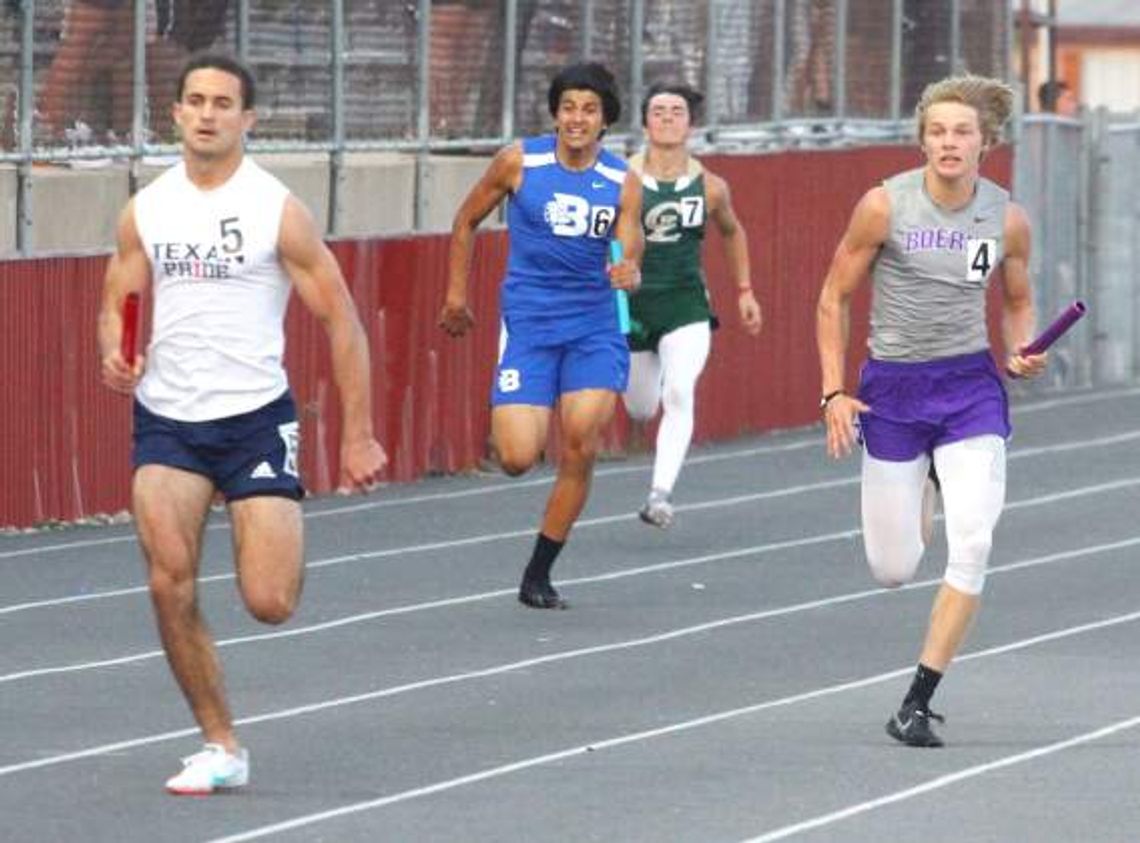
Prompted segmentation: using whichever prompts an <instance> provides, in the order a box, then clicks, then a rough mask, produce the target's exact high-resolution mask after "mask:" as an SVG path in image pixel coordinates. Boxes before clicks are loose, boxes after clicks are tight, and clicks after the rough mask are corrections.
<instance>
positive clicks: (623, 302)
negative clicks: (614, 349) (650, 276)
mask: <svg viewBox="0 0 1140 843" xmlns="http://www.w3.org/2000/svg"><path fill="white" fill-rule="evenodd" d="M622 255H623V252H622V248H621V241H620V240H611V241H610V263H611V264H614V265H617V264H619V263H621V261H622ZM614 299H615V300H616V301H617V316H618V327H619V328H621V332H622V333H623V334H626V335H628V334H629V294H628V293H626V291H625V290H614Z"/></svg>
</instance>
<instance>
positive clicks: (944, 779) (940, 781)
mask: <svg viewBox="0 0 1140 843" xmlns="http://www.w3.org/2000/svg"><path fill="white" fill-rule="evenodd" d="M1137 726H1140V717H1130V718H1128V719H1127V720H1119V721H1117V722H1116V723H1113V724H1111V725H1108V726H1104V727H1102V728H1100V729H1094V730H1092V731H1091V732H1084V733H1082V734H1080V735H1075V736H1073V737H1071V738H1067V739H1066V740H1063V741H1056V742H1055V743H1051V744H1046V745H1045V746H1039V747H1037V748H1036V749H1031V750H1027V751H1025V752H1018V753H1015V754H1013V755H1006V756H1004V757H1003V758H996V759H994V760H993V761H987V762H986V763H984V764H975V765H974V766H973V767H966V768H965V769H962V770H958V771H957V772H954V773H947V774H946V775H944V776H938V777H937V778H934V779H930V780H928V781H925V782H923V783H922V784H919V785H915V786H914V787H908V788H906V789H905V790H898V791H895V792H894V793H888V794H886V795H884V796H880V797H878V798H876V799H869V800H867V801H866V802H859V803H856V804H854V805H849V806H848V807H846V808H843V809H841V810H838V811H832V812H831V813H829V814H821V815H820V816H818V817H813V818H811V819H810V820H804V821H803V822H798V823H795V824H793V825H786V826H783V827H782V828H777V829H773V830H772V831H769V832H767V833H766V834H761V835H760V836H759V837H750V838H749V839H748V840H746V841H743V843H773V841H776V840H786V839H787V838H789V837H794V836H795V835H797V834H800V833H801V832H804V831H812V830H814V829H817V828H824V827H826V826H829V825H834V824H835V823H837V822H841V821H843V820H846V819H850V818H851V817H855V816H858V815H859V814H865V813H867V812H868V811H874V810H875V809H877V808H882V807H884V806H886V805H893V804H895V803H896V802H902V801H904V800H907V799H911V798H913V797H915V796H922V795H923V794H926V793H931V792H932V791H935V790H940V789H941V788H944V787H949V786H950V785H952V784H957V783H958V782H962V781H965V780H966V779H972V778H976V777H978V776H984V775H986V774H987V773H992V772H994V771H995V770H1001V769H1003V768H1005V767H1012V766H1014V765H1015V764H1023V763H1025V762H1026V761H1033V760H1035V759H1037V758H1044V757H1045V756H1046V755H1053V754H1055V753H1058V752H1063V751H1064V750H1066V749H1072V748H1073V747H1076V746H1082V745H1084V744H1087V743H1092V742H1093V741H1098V740H1100V739H1102V738H1107V737H1111V736H1112V735H1115V734H1117V733H1119V732H1125V731H1127V730H1129V729H1134V728H1136V727H1137ZM231 839H232V838H231Z"/></svg>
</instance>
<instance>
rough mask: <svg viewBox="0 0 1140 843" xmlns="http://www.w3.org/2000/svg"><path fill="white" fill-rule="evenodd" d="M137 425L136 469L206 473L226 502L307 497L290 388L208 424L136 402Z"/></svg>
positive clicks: (295, 412)
mask: <svg viewBox="0 0 1140 843" xmlns="http://www.w3.org/2000/svg"><path fill="white" fill-rule="evenodd" d="M134 423H135V435H134V453H133V455H132V462H133V464H134V467H135V468H138V467H140V466H143V465H168V466H171V467H173V468H181V469H184V470H185V471H192V472H194V473H195V474H201V475H202V476H204V477H207V478H209V479H210V481H211V482H212V483H213V484H214V486H215V488H217V490H218V491H219V492H221V493H222V495H223V496H224V497H225V499H226V500H227V501H235V500H240V499H242V498H251V497H255V496H258V495H273V496H277V497H284V498H292V499H293V500H300V499H301V498H302V497H304V494H305V489H304V487H303V486H302V485H301V479H300V475H299V472H298V470H297V454H298V450H299V445H300V430H299V427H298V424H297V409H296V407H295V406H294V405H293V397H292V396H291V395H290V394H289V392H288V390H286V391H285V392H284V393H283V394H282V395H281V397H280V398H276V399H274V400H273V401H271V402H269V403H268V404H266V405H265V406H264V407H260V408H258V409H256V410H252V411H250V412H248V413H242V414H240V415H236V416H227V417H226V418H222V419H212V420H210V421H203V422H184V421H176V420H174V419H168V418H166V417H165V416H159V415H156V414H155V413H152V412H151V411H150V410H148V409H147V408H146V407H144V406H143V405H142V404H140V403H139V402H138V401H137V400H136V401H135V406H134Z"/></svg>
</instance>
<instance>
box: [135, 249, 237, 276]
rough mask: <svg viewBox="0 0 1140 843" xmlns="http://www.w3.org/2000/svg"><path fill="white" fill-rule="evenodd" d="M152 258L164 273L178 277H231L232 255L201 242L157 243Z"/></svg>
mask: <svg viewBox="0 0 1140 843" xmlns="http://www.w3.org/2000/svg"><path fill="white" fill-rule="evenodd" d="M151 257H152V260H153V261H154V265H155V266H156V267H161V269H162V271H163V273H164V274H166V275H168V276H172V277H178V278H229V277H230V261H231V260H232V258H231V257H229V256H228V255H225V254H223V253H222V250H221V249H219V248H218V247H217V246H205V245H203V244H201V243H155V244H154V247H153V253H152V256H151Z"/></svg>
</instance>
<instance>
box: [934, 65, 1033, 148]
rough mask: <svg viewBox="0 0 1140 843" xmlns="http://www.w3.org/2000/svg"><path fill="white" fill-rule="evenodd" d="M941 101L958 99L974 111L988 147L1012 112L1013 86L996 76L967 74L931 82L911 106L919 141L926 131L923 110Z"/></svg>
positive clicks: (997, 137) (996, 137) (956, 100)
mask: <svg viewBox="0 0 1140 843" xmlns="http://www.w3.org/2000/svg"><path fill="white" fill-rule="evenodd" d="M941 102H960V103H962V104H963V105H968V106H970V107H971V108H973V109H974V110H975V111H976V112H978V125H979V126H980V127H981V130H982V139H983V141H984V142H985V144H986V145H987V146H992V145H993V144H995V143H997V141H999V140H1001V129H1002V126H1003V125H1005V121H1006V120H1008V119H1009V115H1010V114H1012V113H1013V89H1012V88H1011V87H1010V86H1009V85H1007V84H1005V83H1004V82H1002V81H1001V80H1000V79H991V78H989V77H987V76H973V75H969V74H967V75H964V76H948V77H947V78H945V79H942V80H939V81H938V82H931V83H930V84H929V85H927V86H926V88H925V89H924V90H923V92H922V96H921V97H919V99H918V105H917V106H916V107H915V109H914V119H915V124H916V126H917V129H918V142H919V143H922V136H923V133H924V132H925V131H926V112H927V111H928V110H929V109H930V107H931V106H932V105H937V104H938V103H941Z"/></svg>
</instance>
